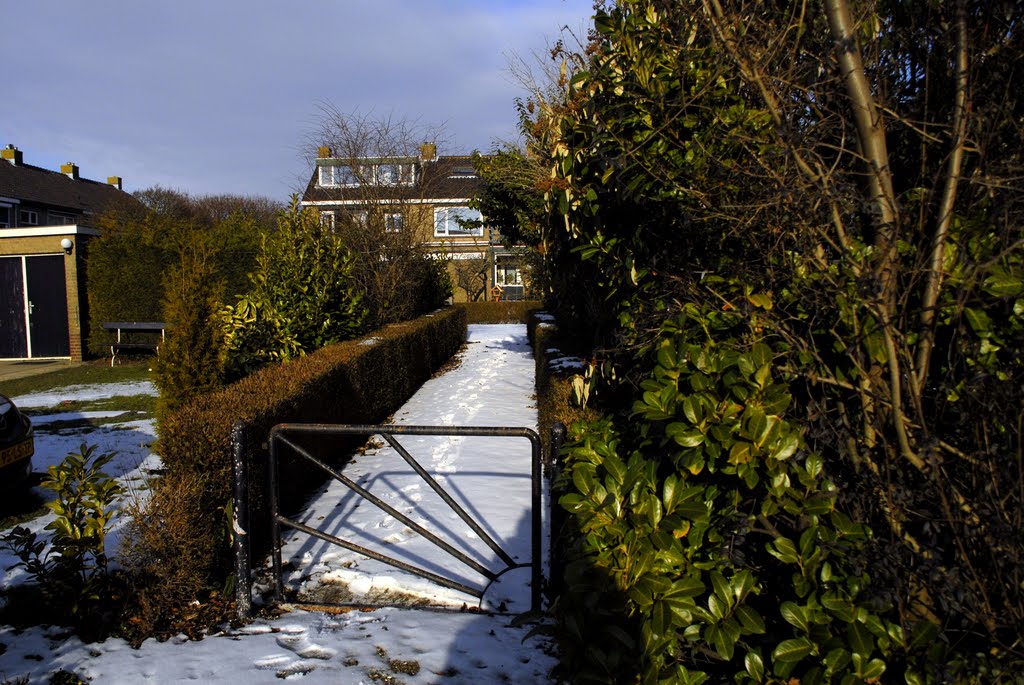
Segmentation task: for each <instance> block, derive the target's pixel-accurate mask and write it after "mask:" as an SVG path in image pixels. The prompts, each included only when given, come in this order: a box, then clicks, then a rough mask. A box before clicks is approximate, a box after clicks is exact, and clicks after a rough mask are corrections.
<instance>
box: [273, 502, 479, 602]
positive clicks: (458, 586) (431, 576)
mask: <svg viewBox="0 0 1024 685" xmlns="http://www.w3.org/2000/svg"><path fill="white" fill-rule="evenodd" d="M278 520H279V521H280V522H281V523H283V524H285V525H286V526H288V527H290V528H294V529H296V530H301V531H302V532H303V533H306V534H307V535H312V536H313V537H315V538H319V539H321V540H323V541H324V542H330V543H331V544H334V545H338V546H339V547H344V548H345V549H347V550H350V551H352V552H356V553H357V554H362V555H363V556H365V557H369V558H371V559H376V560H377V561H379V562H382V563H385V564H387V565H389V566H394V567H395V568H400V569H402V570H403V571H408V572H409V573H414V574H416V575H417V576H419V577H421V578H426V579H427V580H430V581H433V582H434V583H437V584H438V585H443V586H444V587H449V588H452V589H453V590H458V591H459V592H465V593H466V594H467V595H472V596H474V597H476V598H477V599H480V598H481V597H483V596H484V593H483V592H482V591H481V590H478V589H476V588H473V587H470V586H469V585H464V584H463V583H460V582H458V581H455V580H449V579H448V578H445V577H444V576H439V575H437V574H436V573H431V572H430V571H425V570H423V569H421V568H417V567H415V566H412V565H411V564H407V563H406V562H404V561H399V560H398V559H393V558H391V557H389V556H385V555H383V554H381V553H379V552H374V551H373V550H372V549H367V548H366V547H363V546H361V545H357V544H355V543H354V542H349V541H348V540H342V539H341V538H339V537H335V536H333V535H331V534H330V533H323V532H321V531H319V530H317V529H315V528H310V527H309V526H307V525H305V524H303V523H299V522H298V521H293V520H291V519H289V518H287V517H285V516H278Z"/></svg>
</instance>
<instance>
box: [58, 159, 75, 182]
mask: <svg viewBox="0 0 1024 685" xmlns="http://www.w3.org/2000/svg"><path fill="white" fill-rule="evenodd" d="M60 173H62V174H64V175H65V176H67V177H68V178H71V179H74V180H76V181H77V180H78V165H77V164H73V163H72V162H65V163H64V164H61V165H60Z"/></svg>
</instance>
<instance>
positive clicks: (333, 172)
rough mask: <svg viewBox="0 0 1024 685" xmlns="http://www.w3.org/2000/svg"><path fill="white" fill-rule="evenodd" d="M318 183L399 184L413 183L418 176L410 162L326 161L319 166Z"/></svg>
mask: <svg viewBox="0 0 1024 685" xmlns="http://www.w3.org/2000/svg"><path fill="white" fill-rule="evenodd" d="M318 172H319V178H318V179H317V184H318V185H320V186H321V187H326V188H338V187H355V186H360V185H364V184H365V185H378V186H399V185H412V184H413V181H414V180H415V177H416V171H415V166H414V165H413V164H412V163H408V162H390V161H384V162H374V161H373V160H367V162H366V163H365V164H358V165H353V164H343V163H335V164H331V163H324V164H321V165H320V166H319V167H318Z"/></svg>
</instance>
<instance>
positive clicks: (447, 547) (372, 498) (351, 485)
mask: <svg viewBox="0 0 1024 685" xmlns="http://www.w3.org/2000/svg"><path fill="white" fill-rule="evenodd" d="M277 439H278V440H280V441H281V442H283V443H284V444H286V445H288V446H289V447H291V448H292V449H293V450H295V451H296V452H297V453H298V454H299V455H300V456H302V457H304V458H305V459H307V460H308V461H310V462H312V463H313V464H314V465H315V466H316V467H317V468H319V469H321V470H322V471H324V472H325V473H327V475H329V476H330V477H331V478H333V479H334V480H336V481H338V482H339V483H341V484H342V485H344V486H345V487H347V488H348V489H349V490H351V491H353V492H354V493H356V494H357V495H359V496H360V497H362V498H363V499H365V500H368V501H369V502H371V503H372V504H373V505H375V506H376V507H377V508H378V509H382V510H384V511H385V512H387V513H388V514H390V515H391V516H393V517H395V518H396V519H398V520H399V521H401V522H402V523H404V524H405V525H407V526H409V527H410V528H412V529H413V530H414V531H416V532H417V533H419V534H420V535H422V536H423V537H425V538H426V539H428V540H430V541H431V542H432V543H434V545H436V546H437V547H440V548H441V549H443V550H444V551H445V552H448V554H450V555H452V556H453V557H455V558H456V559H458V560H459V561H461V562H462V563H463V564H465V565H466V566H469V567H470V568H472V569H473V570H474V571H476V572H477V573H479V574H481V575H483V576H485V577H487V578H490V579H491V580H494V579H495V578H497V577H498V576H497V574H495V573H494V572H493V571H491V570H490V569H489V568H487V567H486V566H484V565H483V564H481V563H480V562H478V561H476V560H475V559H471V558H470V557H469V556H467V555H466V554H465V553H464V552H462V551H461V550H458V549H456V548H455V547H452V545H451V544H449V543H447V542H445V541H444V540H442V539H441V538H439V537H438V536H436V535H434V534H433V533H431V532H430V531H429V530H427V529H426V528H424V527H423V526H421V525H420V524H418V523H416V522H415V521H413V520H412V519H411V518H409V517H408V516H406V515H405V514H403V513H402V512H400V511H398V510H397V509H395V508H394V507H392V506H391V505H390V504H388V503H387V502H385V501H384V500H382V499H380V498H379V497H377V496H376V495H374V494H373V493H372V492H370V491H369V490H367V489H366V488H363V487H362V486H360V485H359V484H358V483H356V482H355V481H354V480H352V479H351V478H349V477H347V476H344V475H342V474H341V473H339V472H337V471H335V470H334V469H332V468H331V467H330V466H328V465H327V464H325V463H323V462H322V461H320V460H319V459H317V458H316V457H314V456H313V455H311V454H310V453H309V452H307V451H306V450H304V449H302V448H301V447H300V446H299V445H296V444H295V443H294V442H292V441H291V440H289V439H288V438H286V437H285V436H283V435H280V434H279V435H277ZM511 564H515V562H514V561H513V562H511Z"/></svg>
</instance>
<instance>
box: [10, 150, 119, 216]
mask: <svg viewBox="0 0 1024 685" xmlns="http://www.w3.org/2000/svg"><path fill="white" fill-rule="evenodd" d="M127 195H128V193H126V192H124V191H123V190H119V189H118V188H116V187H115V186H112V185H110V184H107V183H101V182H99V181H91V180H89V179H87V178H78V179H73V178H71V177H69V176H66V175H64V174H62V173H61V172H59V171H50V170H49V169H43V168H42V167H37V166H32V165H31V164H17V165H15V164H11V163H10V162H8V161H7V160H2V161H0V197H4V198H12V199H15V200H21V201H22V202H31V203H34V204H40V205H47V206H50V207H54V208H58V207H59V208H63V209H67V210H72V211H74V212H82V213H85V214H97V213H99V212H101V211H102V210H103V208H104V207H106V206H107V205H108V204H109V203H111V202H113V201H115V200H117V199H120V198H124V197H125V196H127Z"/></svg>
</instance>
